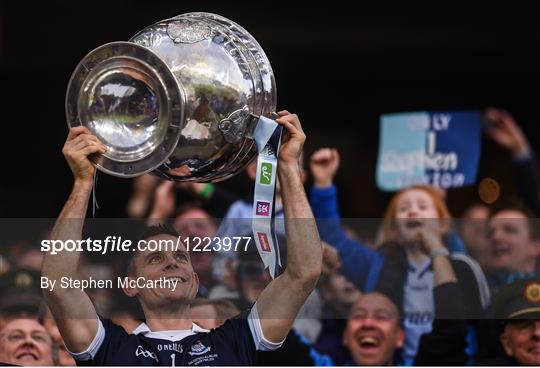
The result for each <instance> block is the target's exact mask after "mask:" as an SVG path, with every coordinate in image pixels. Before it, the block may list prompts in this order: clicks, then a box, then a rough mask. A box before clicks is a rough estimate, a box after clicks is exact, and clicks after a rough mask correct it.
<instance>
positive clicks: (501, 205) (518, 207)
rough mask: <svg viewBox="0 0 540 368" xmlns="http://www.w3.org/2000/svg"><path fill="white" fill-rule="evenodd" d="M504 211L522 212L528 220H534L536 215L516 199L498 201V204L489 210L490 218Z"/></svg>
mask: <svg viewBox="0 0 540 368" xmlns="http://www.w3.org/2000/svg"><path fill="white" fill-rule="evenodd" d="M502 211H516V212H521V213H522V214H523V215H525V216H526V217H527V218H534V213H533V212H532V211H531V210H530V209H529V208H528V207H527V206H526V205H525V204H524V203H523V202H522V201H520V200H519V199H517V198H514V197H510V198H506V199H503V200H501V201H497V203H495V204H494V205H493V206H491V208H490V210H489V218H492V217H493V216H495V215H496V214H498V213H499V212H502Z"/></svg>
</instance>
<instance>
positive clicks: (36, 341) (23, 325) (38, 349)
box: [0, 319, 54, 366]
mask: <svg viewBox="0 0 540 368" xmlns="http://www.w3.org/2000/svg"><path fill="white" fill-rule="evenodd" d="M0 362H3V363H9V364H15V365H21V366H25V365H26V366H28V365H31V366H45V365H49V366H50V365H53V364H54V362H53V357H52V339H51V336H50V335H49V334H48V333H47V330H45V327H43V326H42V325H40V324H39V323H38V322H37V321H35V320H31V319H16V320H13V321H11V322H9V323H8V324H7V325H6V326H5V327H4V328H3V329H2V331H1V332H0Z"/></svg>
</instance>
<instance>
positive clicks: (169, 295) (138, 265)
mask: <svg viewBox="0 0 540 368" xmlns="http://www.w3.org/2000/svg"><path fill="white" fill-rule="evenodd" d="M150 240H155V241H157V242H159V241H169V242H170V241H171V240H172V241H173V244H176V240H177V239H176V238H175V237H174V236H172V235H168V234H161V235H156V236H152V237H150V238H148V239H146V241H147V244H148V242H149V241H150ZM131 277H132V278H138V277H142V278H144V279H145V280H160V279H162V278H165V279H167V280H176V281H178V283H177V284H176V289H175V290H174V291H173V289H172V287H168V285H163V287H156V288H137V289H135V290H130V291H128V292H127V294H128V295H129V296H135V295H138V296H139V298H140V300H141V303H142V304H143V305H145V306H147V307H152V306H162V305H168V304H169V303H171V302H178V301H186V302H189V301H190V300H192V299H193V298H194V297H195V295H196V294H197V289H198V287H199V279H198V277H197V274H196V273H195V272H194V271H193V267H192V266H191V260H190V258H189V254H188V252H187V251H186V248H185V247H184V245H183V244H182V243H180V247H179V249H177V250H174V249H170V247H169V249H167V250H165V246H163V247H162V250H161V251H154V252H152V251H149V250H146V251H139V252H137V255H136V256H135V259H134V275H132V276H131Z"/></svg>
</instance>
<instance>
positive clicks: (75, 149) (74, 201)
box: [42, 127, 106, 353]
mask: <svg viewBox="0 0 540 368" xmlns="http://www.w3.org/2000/svg"><path fill="white" fill-rule="evenodd" d="M105 151H106V147H105V146H104V145H103V144H102V143H101V142H99V140H98V139H97V138H96V137H95V136H94V135H92V134H91V133H90V131H89V130H88V129H87V128H85V127H76V128H72V129H71V130H70V132H69V135H68V137H67V140H66V143H65V145H64V148H63V150H62V153H63V154H64V156H65V158H66V160H67V162H68V164H69V167H70V168H71V171H72V172H73V176H74V179H75V180H74V184H73V189H72V191H71V194H70V196H69V198H68V200H67V201H66V203H65V205H64V208H63V209H62V212H61V213H60V215H59V216H58V219H57V220H56V224H55V226H54V228H53V230H52V232H51V239H52V240H62V241H65V240H68V239H70V240H78V239H81V235H82V228H83V225H84V218H85V216H86V210H87V207H88V200H89V198H90V194H91V191H92V185H93V175H94V171H95V168H94V167H93V165H92V164H91V162H90V161H89V160H88V155H90V154H98V153H104V152H105ZM79 253H80V252H69V251H60V252H58V253H57V254H54V255H53V254H50V252H49V253H46V254H45V259H44V262H43V269H42V276H43V277H46V278H48V279H49V280H50V281H53V282H55V286H54V287H53V288H52V290H51V289H49V288H47V289H43V292H44V295H45V299H46V301H47V304H48V305H49V308H50V309H51V312H52V314H53V316H54V318H55V320H56V322H57V324H58V329H59V330H60V333H61V334H62V338H63V339H64V342H65V344H66V347H67V348H68V349H69V350H70V351H72V352H74V353H78V352H82V351H85V350H86V349H87V348H88V347H89V346H90V344H91V342H92V340H93V339H94V337H95V336H96V333H97V330H98V319H97V314H96V311H95V308H94V305H93V304H92V301H91V300H90V298H89V297H88V295H86V293H84V292H83V291H81V290H80V289H71V288H62V287H60V285H59V284H60V280H61V278H62V277H63V276H66V277H72V278H74V279H77V266H78V264H79Z"/></svg>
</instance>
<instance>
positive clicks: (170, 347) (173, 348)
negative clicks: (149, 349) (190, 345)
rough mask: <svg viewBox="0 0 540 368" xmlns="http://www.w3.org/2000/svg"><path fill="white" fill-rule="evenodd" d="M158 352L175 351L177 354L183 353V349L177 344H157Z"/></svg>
mask: <svg viewBox="0 0 540 368" xmlns="http://www.w3.org/2000/svg"><path fill="white" fill-rule="evenodd" d="M156 347H157V349H158V351H163V350H167V351H176V352H177V353H183V352H184V349H183V348H182V344H179V343H177V342H171V343H170V344H158V345H157V346H156Z"/></svg>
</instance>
